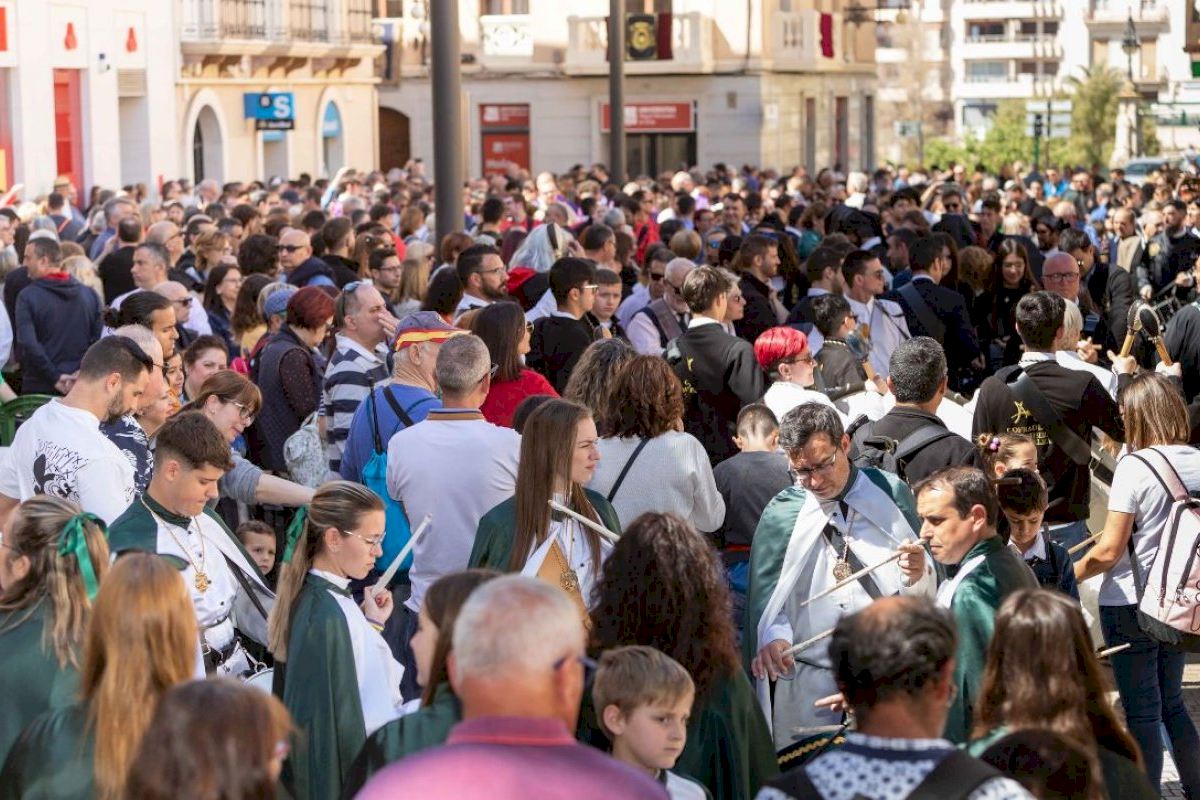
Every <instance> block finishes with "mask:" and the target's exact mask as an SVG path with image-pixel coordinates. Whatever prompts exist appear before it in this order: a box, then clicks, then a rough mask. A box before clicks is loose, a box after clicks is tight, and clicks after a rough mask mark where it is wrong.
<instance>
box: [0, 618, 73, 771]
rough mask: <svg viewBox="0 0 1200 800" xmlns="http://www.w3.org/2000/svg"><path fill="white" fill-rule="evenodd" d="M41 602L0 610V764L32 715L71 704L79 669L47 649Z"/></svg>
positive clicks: (50, 649)
mask: <svg viewBox="0 0 1200 800" xmlns="http://www.w3.org/2000/svg"><path fill="white" fill-rule="evenodd" d="M46 608H47V601H44V600H43V601H39V602H38V603H36V604H35V605H34V606H32V607H31V608H23V609H21V610H19V611H5V612H0V698H3V709H4V710H3V712H0V764H3V763H4V757H5V756H6V755H8V751H9V748H11V747H12V745H13V742H15V741H16V740H17V737H18V736H20V735H21V731H22V730H24V729H25V726H26V725H28V724H29V723H30V722H31V721H32V720H33V718H34V717H36V716H38V715H39V714H41V713H43V712H45V711H51V710H55V709H60V708H65V707H66V706H69V705H71V704H72V703H74V702H75V694H76V692H77V691H78V689H79V673H78V672H77V671H76V669H75V667H73V666H71V665H70V664H66V665H62V664H59V663H58V658H57V657H56V656H55V654H54V649H53V648H52V647H47V646H46V643H45V640H44V635H45V628H46V617H47V614H46Z"/></svg>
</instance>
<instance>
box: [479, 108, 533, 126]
mask: <svg viewBox="0 0 1200 800" xmlns="http://www.w3.org/2000/svg"><path fill="white" fill-rule="evenodd" d="M479 127H480V130H485V131H492V130H496V129H497V128H499V129H501V130H506V129H510V128H525V129H528V128H529V104H528V103H485V104H483V105H480V106H479Z"/></svg>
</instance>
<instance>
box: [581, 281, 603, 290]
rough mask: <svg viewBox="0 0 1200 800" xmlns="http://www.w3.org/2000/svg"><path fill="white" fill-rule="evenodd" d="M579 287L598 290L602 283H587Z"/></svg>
mask: <svg viewBox="0 0 1200 800" xmlns="http://www.w3.org/2000/svg"><path fill="white" fill-rule="evenodd" d="M579 288H581V289H583V290H584V291H585V292H586V291H592V292H594V291H596V290H597V289H599V288H600V284H598V283H585V284H584V285H583V286H581V287H579Z"/></svg>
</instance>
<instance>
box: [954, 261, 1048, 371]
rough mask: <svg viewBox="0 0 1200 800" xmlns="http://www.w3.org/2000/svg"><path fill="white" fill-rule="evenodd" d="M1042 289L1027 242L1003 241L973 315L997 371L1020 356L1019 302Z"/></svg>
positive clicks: (992, 366) (992, 364)
mask: <svg viewBox="0 0 1200 800" xmlns="http://www.w3.org/2000/svg"><path fill="white" fill-rule="evenodd" d="M1039 288H1041V287H1039V286H1038V282H1037V279H1036V278H1034V277H1033V270H1032V269H1030V267H1029V254H1028V253H1026V252H1025V245H1023V244H1021V242H1020V241H1019V240H1017V239H1004V240H1002V241H1001V242H1000V246H999V247H997V248H996V256H995V259H994V261H993V262H992V281H991V286H990V287H989V288H988V289H987V290H986V291H984V292H983V293H982V294H981V295H979V296H978V297H977V298H975V301H974V304H973V305H974V313H973V314H972V315H971V318H972V319H973V320H975V324H976V327H977V329H978V330H977V333H978V335H979V342H980V345H981V346H985V347H986V349H985V351H984V352H986V353H987V354H988V363H989V364H990V366H991V368H992V369H993V370H995V369H999V368H1000V367H1002V366H1005V365H1006V364H1007V363H1008V361H1009V360H1011V358H1012V356H1013V354H1014V353H1016V354H1018V355H1019V351H1017V350H1015V349H1014V348H1015V346H1016V345H1017V344H1018V343H1019V342H1020V340H1021V337H1020V336H1019V335H1017V320H1016V315H1017V301H1018V300H1020V299H1021V298H1022V297H1024V296H1025V295H1027V294H1029V293H1030V292H1036V291H1038V289H1039ZM1010 345H1011V347H1010Z"/></svg>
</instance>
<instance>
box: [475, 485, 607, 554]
mask: <svg viewBox="0 0 1200 800" xmlns="http://www.w3.org/2000/svg"><path fill="white" fill-rule="evenodd" d="M583 491H584V493H585V494H586V495H587V499H588V502H590V503H591V504H592V508H594V509H596V513H597V514H598V515H599V516H600V521H601V522H603V523H604V527H606V528H608V529H609V530H610V531H612V532H613V533H616V534H620V532H621V522H620V520H618V519H617V512H616V511H615V510H614V509H613V507H612V504H611V503H609V502H608V500H606V499H604V495H602V494H600V493H598V492H593V491H592V490H591V489H584V490H583ZM516 527H517V523H516V498H513V497H510V498H508V499H507V500H505V501H504V502H502V503H500V505H498V506H496V507H495V508H493V509H492V510H491V511H489V512H487V513H486V514H484V515H483V518H482V519H481V520H479V528H478V530H476V532H475V545H474V547H472V548H471V558H470V561H468V563H467V566H469V567H488V568H491V569H495V570H499V571H500V572H509V571H510V570H509V561H510V559H511V558H512V546H513V536H514V535H515V533H516Z"/></svg>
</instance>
